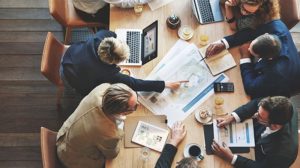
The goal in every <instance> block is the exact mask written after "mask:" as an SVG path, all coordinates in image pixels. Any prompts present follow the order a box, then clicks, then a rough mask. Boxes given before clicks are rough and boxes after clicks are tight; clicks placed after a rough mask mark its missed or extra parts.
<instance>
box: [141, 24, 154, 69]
mask: <svg viewBox="0 0 300 168" xmlns="http://www.w3.org/2000/svg"><path fill="white" fill-rule="evenodd" d="M157 34H158V32H157V21H155V22H154V23H152V24H151V25H150V26H148V27H146V28H145V29H144V30H143V37H142V38H143V43H142V45H143V46H142V62H143V64H145V63H147V62H149V61H151V60H152V59H154V58H156V57H157V41H158V40H157V37H158V36H157Z"/></svg>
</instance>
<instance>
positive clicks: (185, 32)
mask: <svg viewBox="0 0 300 168" xmlns="http://www.w3.org/2000/svg"><path fill="white" fill-rule="evenodd" d="M193 35H194V30H193V29H192V28H191V27H190V26H188V25H183V26H181V27H180V28H179V30H178V36H179V38H181V39H182V40H189V39H191V38H192V37H193Z"/></svg>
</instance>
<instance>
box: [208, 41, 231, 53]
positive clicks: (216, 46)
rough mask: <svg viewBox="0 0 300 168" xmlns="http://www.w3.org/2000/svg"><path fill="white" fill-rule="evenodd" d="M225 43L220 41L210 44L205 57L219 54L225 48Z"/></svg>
mask: <svg viewBox="0 0 300 168" xmlns="http://www.w3.org/2000/svg"><path fill="white" fill-rule="evenodd" d="M225 48H226V47H225V44H224V43H222V42H221V41H219V42H214V43H212V44H210V45H209V46H208V47H207V49H206V52H205V57H210V56H212V55H215V54H218V53H220V52H221V51H223V50H225Z"/></svg>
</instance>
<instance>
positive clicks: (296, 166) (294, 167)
mask: <svg viewBox="0 0 300 168" xmlns="http://www.w3.org/2000/svg"><path fill="white" fill-rule="evenodd" d="M298 138H299V139H298V155H297V158H296V160H295V162H294V163H293V164H292V166H291V168H299V167H300V147H299V144H300V130H298Z"/></svg>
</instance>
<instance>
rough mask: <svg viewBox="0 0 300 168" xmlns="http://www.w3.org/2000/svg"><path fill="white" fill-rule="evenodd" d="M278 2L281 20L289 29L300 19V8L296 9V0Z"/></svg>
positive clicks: (280, 0)
mask: <svg viewBox="0 0 300 168" xmlns="http://www.w3.org/2000/svg"><path fill="white" fill-rule="evenodd" d="M298 3H299V2H298ZM279 4H280V17H281V20H282V21H283V22H284V23H285V24H286V25H287V27H288V28H289V29H290V28H292V27H293V26H295V25H296V24H297V23H298V21H299V20H300V18H299V12H300V11H298V10H300V9H297V0H279Z"/></svg>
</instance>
